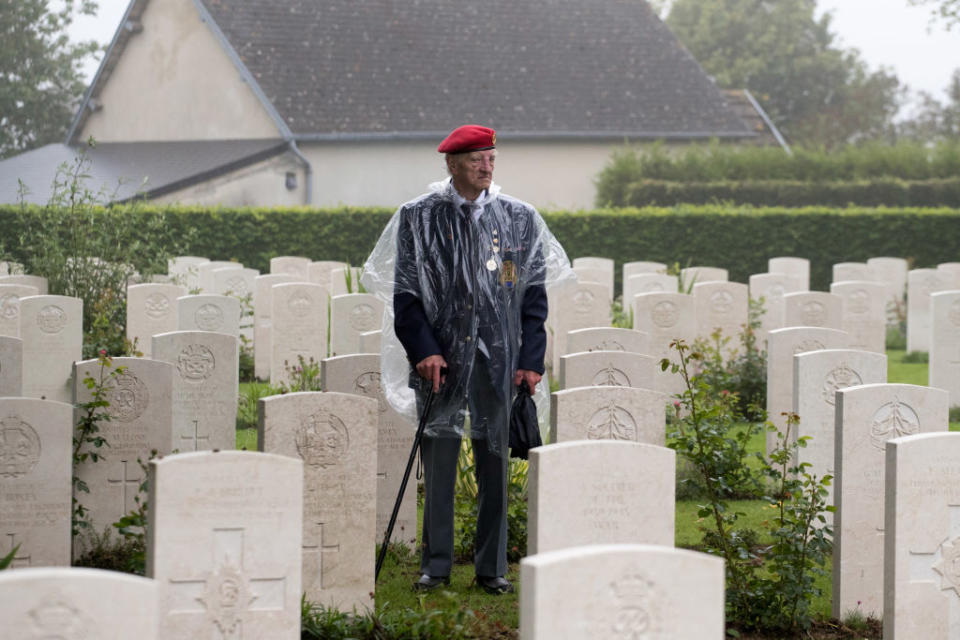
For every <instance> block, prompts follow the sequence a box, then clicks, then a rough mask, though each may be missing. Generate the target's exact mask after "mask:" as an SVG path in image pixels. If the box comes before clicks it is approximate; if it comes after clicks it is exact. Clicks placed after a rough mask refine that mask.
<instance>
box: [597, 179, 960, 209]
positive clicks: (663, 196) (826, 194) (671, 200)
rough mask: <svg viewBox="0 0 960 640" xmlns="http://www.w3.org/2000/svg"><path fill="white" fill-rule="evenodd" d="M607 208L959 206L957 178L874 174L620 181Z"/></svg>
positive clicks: (958, 182)
mask: <svg viewBox="0 0 960 640" xmlns="http://www.w3.org/2000/svg"><path fill="white" fill-rule="evenodd" d="M623 191H624V195H623V199H621V200H611V201H610V204H611V205H612V206H632V207H646V206H656V207H671V206H676V205H679V204H698V205H704V204H715V203H723V202H728V203H734V204H740V205H743V204H749V205H753V206H758V207H761V206H762V207H807V206H815V205H822V206H832V207H846V206H848V205H858V206H867V207H879V206H888V207H960V178H958V177H954V178H936V179H930V180H901V179H899V178H890V177H880V178H871V179H869V180H851V181H845V182H802V181H798V180H747V181H732V180H727V181H722V182H676V181H665V180H638V181H636V182H631V183H628V184H627V185H626V187H625V188H624V189H623Z"/></svg>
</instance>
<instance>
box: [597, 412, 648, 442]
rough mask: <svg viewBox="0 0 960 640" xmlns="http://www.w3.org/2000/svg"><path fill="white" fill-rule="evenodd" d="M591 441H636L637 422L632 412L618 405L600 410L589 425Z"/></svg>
mask: <svg viewBox="0 0 960 640" xmlns="http://www.w3.org/2000/svg"><path fill="white" fill-rule="evenodd" d="M587 437H588V438H589V439H590V440H630V441H633V440H636V439H637V422H636V420H634V419H633V416H632V415H630V412H629V411H627V410H626V409H624V408H623V407H618V406H617V405H616V404H613V403H611V404H610V405H608V406H606V407H604V408H603V409H600V410H599V411H597V412H596V413H595V414H593V417H592V418H591V419H590V424H589V425H587Z"/></svg>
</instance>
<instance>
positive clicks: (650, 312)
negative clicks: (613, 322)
mask: <svg viewBox="0 0 960 640" xmlns="http://www.w3.org/2000/svg"><path fill="white" fill-rule="evenodd" d="M633 328H634V329H637V330H639V331H643V332H645V333H647V334H648V335H649V336H650V355H652V356H653V358H654V365H655V368H656V370H657V373H656V378H655V381H654V388H655V389H656V390H657V391H663V392H664V393H667V394H670V395H673V394H674V393H679V392H680V391H682V390H683V378H681V377H680V375H679V374H673V373H671V372H670V371H669V370H667V371H661V370H660V367H659V362H660V360H661V359H663V358H669V359H670V361H671V362H679V358H678V356H677V352H676V351H675V350H674V349H671V348H670V343H672V342H673V341H674V340H684V341H686V343H687V344H688V345H691V344H693V341H694V339H695V338H696V335H697V312H696V305H695V303H694V300H693V296H691V295H687V294H684V293H641V294H638V295H636V296H634V298H633Z"/></svg>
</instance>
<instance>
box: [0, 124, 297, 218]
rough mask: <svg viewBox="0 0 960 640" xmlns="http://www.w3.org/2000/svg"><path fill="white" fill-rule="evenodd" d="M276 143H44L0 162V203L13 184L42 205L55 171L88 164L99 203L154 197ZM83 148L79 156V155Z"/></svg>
mask: <svg viewBox="0 0 960 640" xmlns="http://www.w3.org/2000/svg"><path fill="white" fill-rule="evenodd" d="M286 148H287V146H286V144H285V143H284V142H283V141H282V140H198V141H185V142H125V143H100V144H98V145H97V146H96V147H94V148H86V149H85V147H84V146H83V145H80V146H68V145H64V144H49V145H47V146H45V147H40V148H39V149H34V150H32V151H27V152H26V153H22V154H20V155H18V156H14V157H12V158H7V159H6V160H2V161H0V203H6V204H9V203H16V202H18V196H17V194H18V184H19V183H18V179H19V180H22V181H23V183H24V184H25V185H26V186H27V188H28V190H29V194H28V196H27V197H26V198H25V200H26V202H32V203H37V204H44V203H46V202H47V201H48V200H49V198H50V194H51V191H52V189H51V185H52V184H53V181H54V178H55V177H56V175H57V169H58V167H60V166H61V165H63V164H64V163H66V165H67V166H68V167H70V166H74V164H75V162H76V158H77V157H78V155H79V154H80V153H82V152H83V153H86V156H87V159H88V160H89V166H88V168H87V173H88V174H89V176H90V177H89V179H88V180H87V181H86V182H85V186H86V187H87V188H88V189H90V190H92V191H94V192H98V191H101V190H102V191H103V195H104V197H103V201H105V202H118V201H123V200H127V199H130V198H132V197H134V196H136V195H138V194H144V195H149V196H151V197H156V196H159V195H162V194H164V193H168V192H170V191H175V190H177V189H181V188H184V187H186V186H189V185H190V184H194V183H197V182H200V181H203V180H207V179H209V178H211V177H213V176H216V175H220V174H223V173H226V172H228V171H231V170H233V169H236V168H239V167H242V166H246V165H249V164H252V163H254V162H258V161H260V160H262V159H265V158H268V157H272V156H274V155H277V154H279V153H281V152H283V151H284V150H285V149H286ZM84 149H85V151H84Z"/></svg>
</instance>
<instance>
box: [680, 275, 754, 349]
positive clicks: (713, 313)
mask: <svg viewBox="0 0 960 640" xmlns="http://www.w3.org/2000/svg"><path fill="white" fill-rule="evenodd" d="M693 298H694V300H695V301H696V306H695V308H696V310H697V336H698V337H700V338H705V339H707V340H710V339H711V336H712V335H713V332H714V331H716V330H718V329H719V330H720V332H721V336H722V337H724V338H729V339H730V340H729V342H727V344H726V346H725V347H724V348H723V349H722V351H724V352H725V353H726V352H728V351H734V352H737V351H739V349H740V334H741V333H743V327H744V325H745V324H747V311H748V307H749V303H750V294H749V291H748V289H747V285H745V284H740V283H739V282H703V283H701V284H695V285H693Z"/></svg>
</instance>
